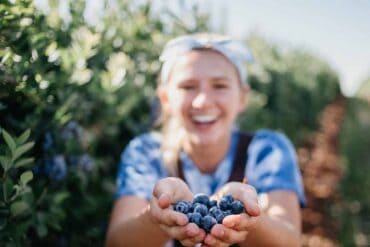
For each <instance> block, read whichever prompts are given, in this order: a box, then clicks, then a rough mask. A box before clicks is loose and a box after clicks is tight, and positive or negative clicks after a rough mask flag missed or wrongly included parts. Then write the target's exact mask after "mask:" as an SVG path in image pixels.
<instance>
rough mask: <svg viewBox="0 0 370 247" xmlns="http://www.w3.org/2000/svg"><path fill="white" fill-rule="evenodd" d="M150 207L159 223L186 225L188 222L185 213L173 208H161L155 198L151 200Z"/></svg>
mask: <svg viewBox="0 0 370 247" xmlns="http://www.w3.org/2000/svg"><path fill="white" fill-rule="evenodd" d="M150 207H151V210H150V211H151V214H152V217H153V219H155V221H156V222H158V223H159V224H165V225H167V226H175V225H178V226H184V225H186V224H187V223H188V218H187V217H186V215H185V214H182V213H180V212H176V211H174V210H172V208H165V209H162V208H160V207H159V205H158V202H157V201H156V200H155V198H153V200H152V201H151V203H150Z"/></svg>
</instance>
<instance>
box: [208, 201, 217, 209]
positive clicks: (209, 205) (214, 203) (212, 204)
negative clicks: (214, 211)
mask: <svg viewBox="0 0 370 247" xmlns="http://www.w3.org/2000/svg"><path fill="white" fill-rule="evenodd" d="M214 206H217V201H216V200H211V201H209V203H208V208H212V207H214Z"/></svg>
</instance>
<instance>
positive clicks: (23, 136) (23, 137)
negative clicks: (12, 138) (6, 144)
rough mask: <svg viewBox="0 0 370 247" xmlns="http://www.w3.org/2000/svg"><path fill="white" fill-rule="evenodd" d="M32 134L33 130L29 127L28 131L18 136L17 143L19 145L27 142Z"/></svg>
mask: <svg viewBox="0 0 370 247" xmlns="http://www.w3.org/2000/svg"><path fill="white" fill-rule="evenodd" d="M30 134H31V130H30V129H27V130H26V131H24V132H23V133H22V134H21V135H20V136H19V137H18V138H17V141H16V143H17V144H18V145H21V144H23V143H25V142H26V141H27V139H28V138H29V137H30Z"/></svg>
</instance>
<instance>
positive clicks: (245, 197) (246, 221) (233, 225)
mask: <svg viewBox="0 0 370 247" xmlns="http://www.w3.org/2000/svg"><path fill="white" fill-rule="evenodd" d="M226 194H231V195H232V196H233V197H234V199H235V200H239V201H241V202H242V203H243V204H244V207H245V211H246V212H244V213H241V214H237V215H229V216H226V217H225V218H224V220H223V221H222V224H216V225H214V226H213V228H212V230H211V232H210V233H209V234H207V236H206V238H205V239H204V242H203V243H204V244H205V245H206V246H230V245H232V244H235V243H240V242H243V241H244V240H245V239H246V237H247V235H248V233H249V232H250V231H251V230H252V229H253V228H254V227H255V226H256V224H257V220H258V216H259V215H260V208H259V206H258V202H257V192H256V190H255V189H254V187H253V186H250V185H248V184H243V183H238V182H230V183H227V184H225V185H224V186H223V187H222V188H221V189H220V190H219V191H218V192H217V193H216V194H215V195H214V196H213V198H215V199H217V200H219V199H221V197H222V196H223V195H226Z"/></svg>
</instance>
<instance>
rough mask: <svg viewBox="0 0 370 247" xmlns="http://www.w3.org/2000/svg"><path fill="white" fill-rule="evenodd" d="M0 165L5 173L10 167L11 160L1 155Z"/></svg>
mask: <svg viewBox="0 0 370 247" xmlns="http://www.w3.org/2000/svg"><path fill="white" fill-rule="evenodd" d="M0 163H1V166H2V167H3V169H4V171H7V170H8V169H9V168H10V167H11V164H12V160H11V159H10V158H9V157H6V156H3V155H1V156H0Z"/></svg>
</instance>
